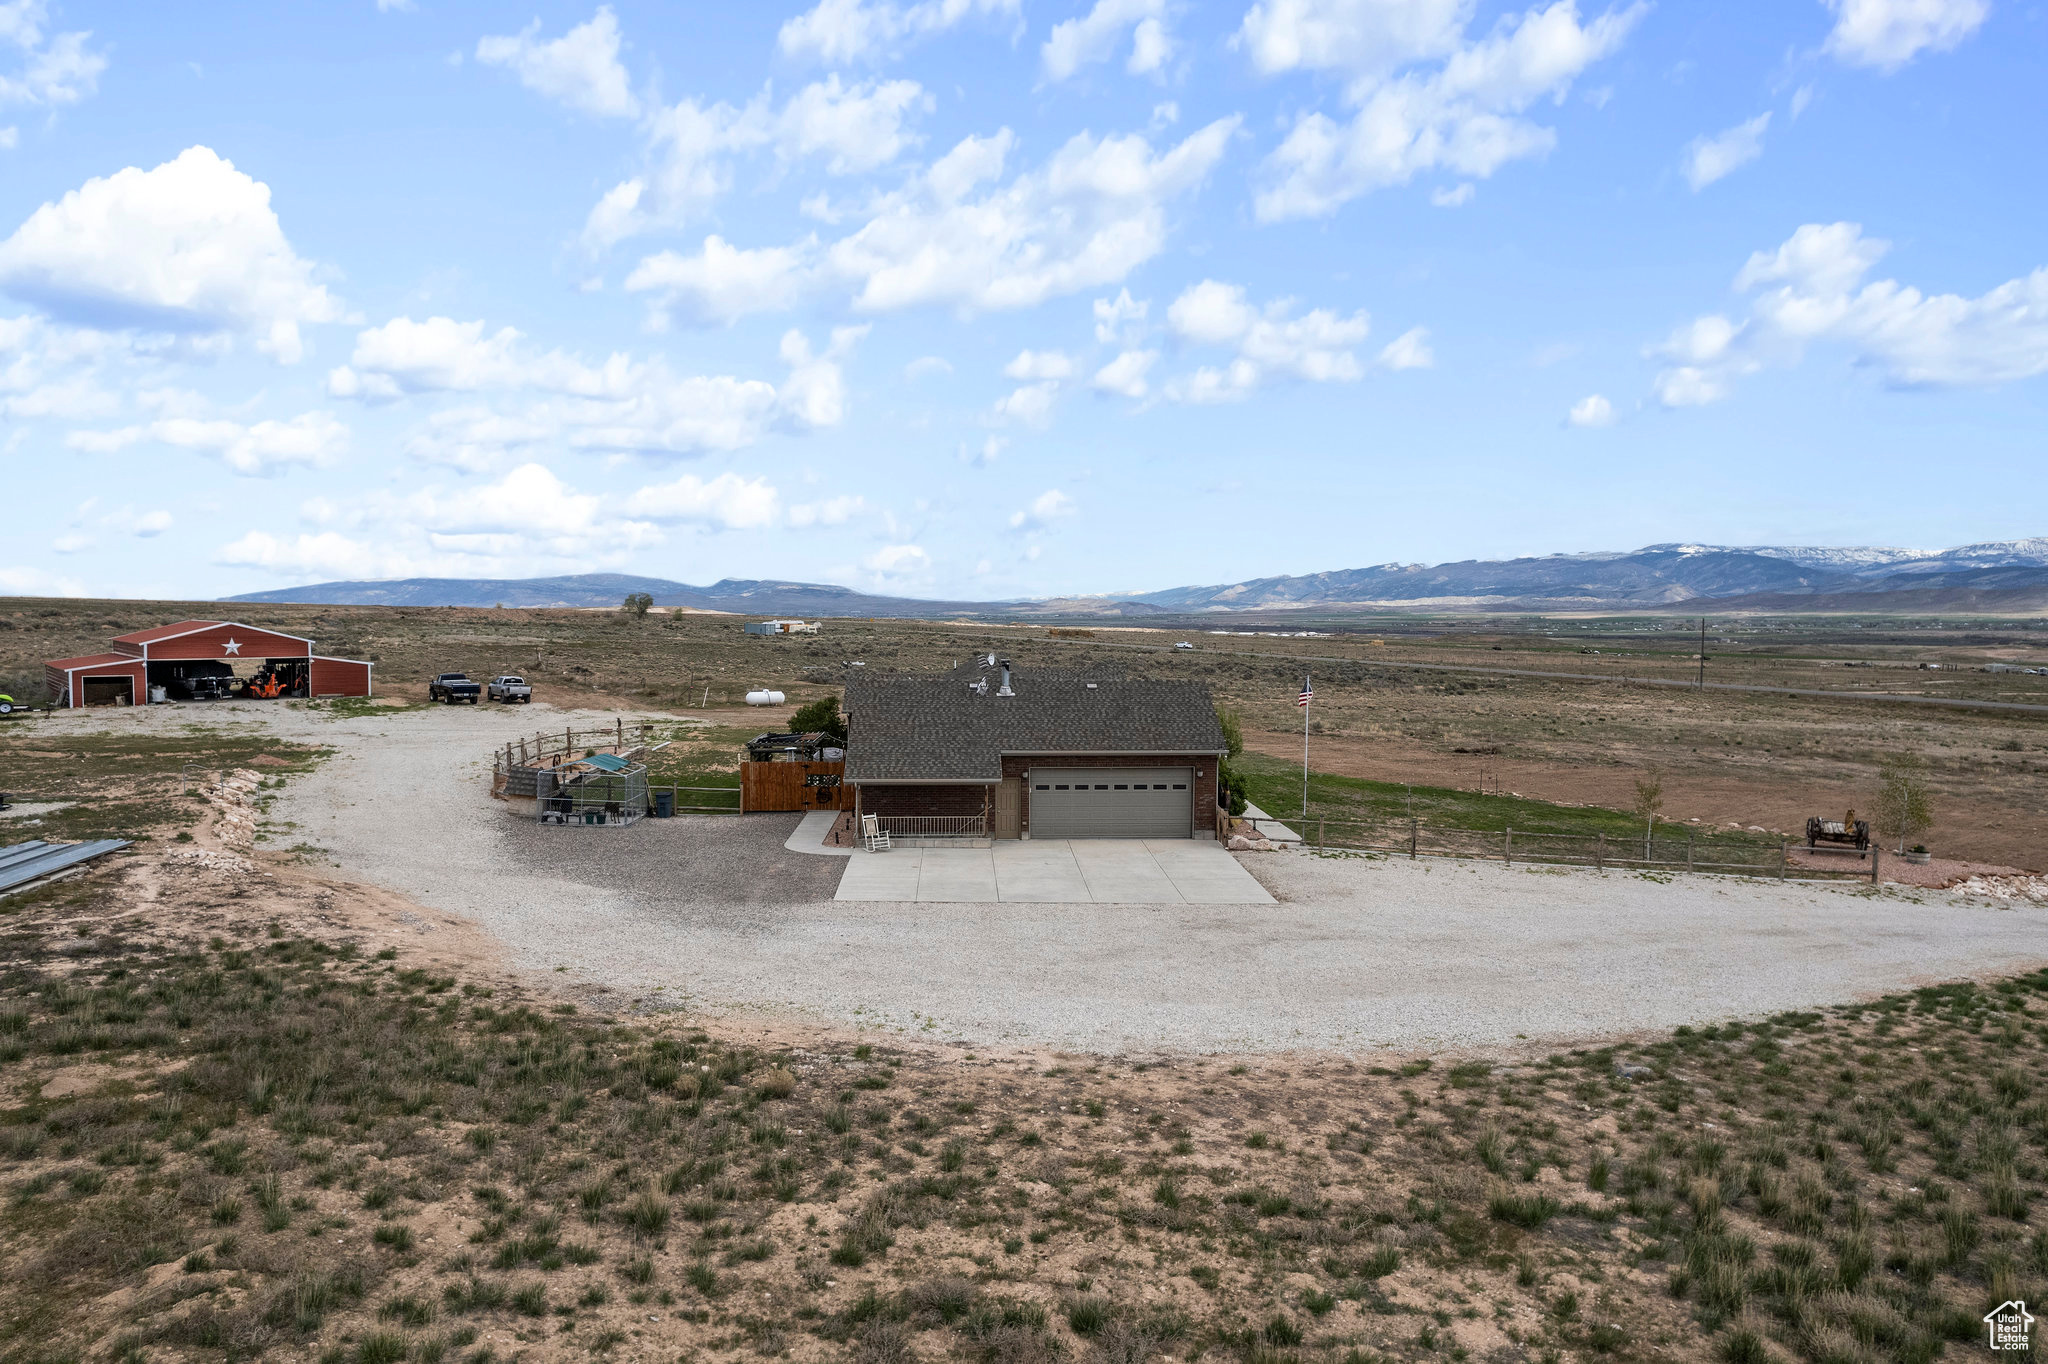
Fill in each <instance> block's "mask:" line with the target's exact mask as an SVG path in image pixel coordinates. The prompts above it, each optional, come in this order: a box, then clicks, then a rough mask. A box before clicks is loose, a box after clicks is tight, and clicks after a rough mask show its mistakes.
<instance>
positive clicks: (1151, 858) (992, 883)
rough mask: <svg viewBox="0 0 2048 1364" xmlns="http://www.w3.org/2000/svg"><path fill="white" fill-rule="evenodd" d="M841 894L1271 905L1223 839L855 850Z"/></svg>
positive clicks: (961, 900) (966, 900)
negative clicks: (1225, 848)
mask: <svg viewBox="0 0 2048 1364" xmlns="http://www.w3.org/2000/svg"><path fill="white" fill-rule="evenodd" d="M833 898H835V899H839V900H869V901H891V902H898V903H906V902H925V903H934V902H942V903H953V904H982V905H987V904H1040V905H1090V904H1093V905H1270V904H1272V903H1273V897H1272V896H1271V895H1269V894H1267V893H1266V888H1265V887H1264V886H1261V885H1260V884H1259V883H1258V882H1257V881H1255V880H1253V879H1252V875H1251V873H1250V872H1248V871H1246V870H1245V869H1244V868H1243V867H1241V866H1239V865H1238V862H1237V859H1236V858H1234V857H1232V856H1231V855H1230V854H1229V853H1228V852H1227V851H1225V850H1224V848H1223V847H1222V845H1220V844H1217V843H1210V842H1201V841H1197V840H1194V839H1136V838H1132V839H1124V838H1085V839H1064V838H1034V839H1028V840H1025V839H1019V840H1009V839H1004V840H1000V841H998V842H997V843H995V844H994V846H992V847H987V848H897V849H895V850H894V851H891V852H885V853H872V854H871V853H864V852H863V853H855V854H854V855H853V856H852V857H850V858H848V859H847V864H846V875H845V876H843V877H841V878H840V881H839V893H838V894H837V895H836V896H834V897H833Z"/></svg>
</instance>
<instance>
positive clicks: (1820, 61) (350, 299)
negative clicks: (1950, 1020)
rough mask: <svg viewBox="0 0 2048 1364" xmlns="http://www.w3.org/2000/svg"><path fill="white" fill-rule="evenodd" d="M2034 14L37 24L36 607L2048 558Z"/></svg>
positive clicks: (388, 11)
mask: <svg viewBox="0 0 2048 1364" xmlns="http://www.w3.org/2000/svg"><path fill="white" fill-rule="evenodd" d="M2044 68H2048V10H2044V9H2043V7H2042V6H2040V5H2038V4H2023V3H2016V2H2015V0H1782V2H1781V3H1773V4H1761V3H1743V4H1721V5H1680V4H1675V3H1670V0H1662V2H1661V3H1642V2H1639V3H1617V4H1602V3H1584V2H1582V3H1579V4H1574V3H1572V0H1556V2H1555V3H1548V2H1546V0H1539V2H1538V3H1537V4H1535V5H1534V6H1533V7H1529V6H1524V5H1519V4H1510V5H1500V4H1492V3H1484V2H1483V0H1237V3H1234V4H1230V5H1207V6H1195V5H1189V4H1185V3H1176V0H1099V3H1097V2H1094V0H1090V2H1089V3H1081V4H1073V3H1038V2H1037V0H823V3H819V4H816V5H814V6H810V7H804V6H801V5H787V6H780V7H778V6H771V5H755V6H729V5H721V6H711V5H703V6H685V5H677V4H651V3H650V4H641V3H633V2H632V0H617V2H616V3H613V4H610V5H604V6H592V5H590V4H587V3H584V4H569V5H562V4H552V3H549V4H540V5H525V6H521V7H518V8H503V7H486V6H466V5H451V4H442V3H436V2H435V0H413V2H412V3H403V2H402V0H359V2H358V3H334V4H326V5H318V6H281V5H246V6H243V5H236V4H231V3H221V4H216V5H212V6H203V7H177V8H175V9H171V10H166V9H165V8H164V7H153V8H145V7H140V6H134V5H113V4H87V3H66V2H65V0H0V473H4V474H5V476H6V479H7V486H8V489H9V491H10V494H11V496H12V499H13V501H14V504H15V506H16V508H17V511H16V514H15V516H14V517H12V518H10V524H9V528H8V530H7V532H6V534H5V537H4V539H0V591H6V592H15V593H55V592H64V593H71V592H90V593H95V594H102V593H104V594H113V595H138V596H142V595H146V596H211V595H223V594H227V593H232V592H239V591H247V590H253V589H257V588H266V587H274V586H281V585H287V584H290V583H297V582H311V581H318V580H324V579H330V578H342V577H349V578H376V577H398V576H411V575H418V574H433V575H442V576H463V577H476V576H493V577H495V576H508V577H524V576H533V575H539V574H552V573H560V572H576V571H591V570H623V571H630V572H640V573H648V574H654V575H659V576H664V577H674V578H680V579H685V580H688V581H695V582H707V581H710V580H713V579H716V578H720V577H781V578H801V579H807V580H813V581H835V582H843V583H847V584H850V585H855V586H859V587H863V588H868V589H876V590H882V591H889V592H898V593H904V594H913V595H948V596H965V597H998V596H1010V595H1019V594H1028V595H1049V594H1055V593H1070V592H1102V591H1119V590H1145V589H1151V588H1159V587H1166V586H1172V585H1176V584H1182V583H1201V582H1224V581H1231V580H1235V579H1240V578H1246V577H1252V576H1261V575H1266V574H1273V573H1300V572H1313V571H1317V570H1322V569H1335V568H1348V567H1356V566H1360V565H1364V564H1371V563H1380V562H1387V561H1406V562H1412V561H1427V562H1435V561H1440V560H1447V559H1459V558H1475V557H1476V558H1491V557H1503V556H1508V555H1515V554H1529V553H1550V552H1556V551H1575V550H1582V549H1593V548H1631V547H1634V546H1637V545H1641V544H1648V543H1654V542H1659V541H1668V540H1697V541H1704V542H1709V543H1722V544H1754V543H1777V544H1902V545H1913V546H1923V547H1941V546H1945V545H1950V544H1959V543H1965V542H1970V541H1978V540H1988V539H2003V538H2012V537H2018V536H2024V535H2035V534H2040V533H2042V532H2043V531H2044V529H2048V479H2044V478H2043V476H2042V472H2041V471H2042V468H2043V432H2044V431H2048V422H2044V420H2043V419H2044V416H2048V413H2044V391H2048V390H2044V381H2043V379H2042V377H2041V375H2042V374H2043V373H2044V372H2048V240H2044V237H2043V232H2042V229H2041V223H2042V221H2043V217H2044V215H2043V210H2044V207H2048V204H2044V191H2043V189H2042V186H2043V184H2044V183H2048V179H2044V176H2043V169H2044V167H2043V160H2044V157H2048V152H2044V149H2043V146H2042V141H2041V138H2040V135H2039V134H2040V129H2041V127H2042V124H2043V115H2044V112H2048V110H2044V96H2043V94H2042V92H2043V91H2044V90H2048V69H2044Z"/></svg>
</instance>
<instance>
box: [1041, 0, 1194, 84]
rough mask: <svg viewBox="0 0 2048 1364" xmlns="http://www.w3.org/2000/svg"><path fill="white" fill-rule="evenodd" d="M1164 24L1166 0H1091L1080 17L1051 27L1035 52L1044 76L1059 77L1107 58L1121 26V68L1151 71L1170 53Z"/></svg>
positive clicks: (1111, 53)
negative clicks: (1126, 44)
mask: <svg viewBox="0 0 2048 1364" xmlns="http://www.w3.org/2000/svg"><path fill="white" fill-rule="evenodd" d="M1166 24H1167V10H1166V0H1096V3H1095V8H1093V9H1091V10H1089V11H1088V13H1087V14H1085V15H1083V16H1082V17H1080V18H1078V19H1067V20H1064V21H1062V22H1060V23H1057V24H1054V25H1053V29H1052V36H1051V37H1049V38H1047V39H1046V40H1045V47H1044V48H1043V50H1042V52H1041V54H1040V55H1041V57H1042V59H1043V60H1044V63H1045V74H1046V76H1047V77H1048V78H1049V79H1051V80H1055V81H1063V80H1065V79H1067V77H1069V76H1071V75H1073V74H1074V73H1075V72H1076V71H1078V70H1080V69H1081V68H1082V67H1084V66H1092V65H1095V64H1096V63H1098V62H1106V61H1108V60H1109V59H1110V57H1111V56H1112V55H1113V54H1114V53H1115V52H1116V47H1117V43H1118V41H1119V40H1121V39H1122V37H1123V35H1124V32H1125V31H1126V30H1129V31H1130V33H1131V55H1130V59H1129V60H1128V61H1127V62H1126V63H1125V64H1124V69H1125V70H1127V71H1129V72H1130V73H1131V74H1132V75H1134V76H1136V75H1146V74H1150V73H1153V72H1156V71H1158V70H1159V69H1160V68H1161V67H1163V66H1165V65H1166V62H1167V60H1168V59H1169V58H1170V57H1171V56H1172V55H1173V39H1172V37H1171V35H1169V34H1168V32H1167V29H1166Z"/></svg>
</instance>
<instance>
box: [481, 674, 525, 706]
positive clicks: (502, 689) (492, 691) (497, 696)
mask: <svg viewBox="0 0 2048 1364" xmlns="http://www.w3.org/2000/svg"><path fill="white" fill-rule="evenodd" d="M484 694H485V695H486V696H488V697H490V698H491V699H492V700H493V701H502V702H504V703H505V704H506V705H508V706H509V705H511V704H512V703H513V702H514V701H517V702H520V703H521V704H524V703H525V702H528V701H531V700H532V699H533V688H532V687H529V686H527V685H526V679H525V678H523V677H494V678H492V679H491V684H490V686H488V687H486V688H484Z"/></svg>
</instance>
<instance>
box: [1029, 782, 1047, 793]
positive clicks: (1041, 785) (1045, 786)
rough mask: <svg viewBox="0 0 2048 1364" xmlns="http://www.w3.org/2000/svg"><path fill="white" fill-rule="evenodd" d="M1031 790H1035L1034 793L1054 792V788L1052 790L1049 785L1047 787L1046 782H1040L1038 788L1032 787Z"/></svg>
mask: <svg viewBox="0 0 2048 1364" xmlns="http://www.w3.org/2000/svg"><path fill="white" fill-rule="evenodd" d="M1031 789H1032V790H1034V791H1050V790H1052V788H1051V787H1050V786H1047V785H1046V784H1045V783H1044V782H1040V783H1039V784H1038V785H1036V786H1034V787H1032V788H1031Z"/></svg>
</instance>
